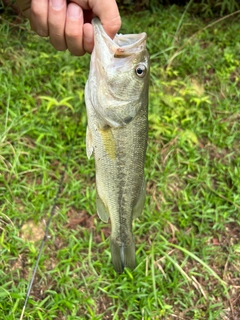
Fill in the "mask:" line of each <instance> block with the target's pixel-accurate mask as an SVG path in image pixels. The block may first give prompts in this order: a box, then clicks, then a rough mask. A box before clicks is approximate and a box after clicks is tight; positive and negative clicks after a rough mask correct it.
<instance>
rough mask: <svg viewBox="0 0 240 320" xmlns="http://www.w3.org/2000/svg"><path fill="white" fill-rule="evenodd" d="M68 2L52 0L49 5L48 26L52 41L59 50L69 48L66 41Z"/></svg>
mask: <svg viewBox="0 0 240 320" xmlns="http://www.w3.org/2000/svg"><path fill="white" fill-rule="evenodd" d="M66 13H67V4H66V1H65V0H50V1H49V7H48V27H49V37H50V42H51V44H52V45H53V47H54V48H55V49H57V50H59V51H63V50H66V49H67V44H66V41H65V34H64V30H65V22H66Z"/></svg>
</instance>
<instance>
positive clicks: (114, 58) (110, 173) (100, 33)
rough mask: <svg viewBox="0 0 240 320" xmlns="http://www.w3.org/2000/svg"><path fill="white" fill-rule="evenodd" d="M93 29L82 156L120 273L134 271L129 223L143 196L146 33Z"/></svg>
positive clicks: (95, 23)
mask: <svg viewBox="0 0 240 320" xmlns="http://www.w3.org/2000/svg"><path fill="white" fill-rule="evenodd" d="M92 25H93V29H94V49H93V52H92V54H91V60H90V70H89V76H88V80H87V82H86V86H85V105H86V110H87V119H88V120H87V121H88V124H87V132H86V152H87V156H88V158H90V157H91V156H92V155H93V156H94V160H95V173H96V174H95V179H96V208H97V213H98V216H99V217H100V219H101V220H102V221H104V222H106V223H107V222H108V221H109V218H110V221H111V234H110V250H111V257H112V264H113V268H114V270H115V271H116V272H117V273H122V272H123V270H124V268H130V269H134V268H135V267H136V254H135V241H134V237H133V233H132V221H133V219H135V218H137V217H139V215H140V214H141V212H142V211H143V208H144V204H145V197H146V183H145V178H144V163H145V157H146V148H147V140H148V90H149V74H150V63H149V54H148V51H147V48H146V40H147V34H146V33H145V32H143V33H140V34H125V35H122V34H117V35H116V36H115V37H114V39H111V38H110V37H109V36H108V35H107V34H106V32H105V31H104V28H103V26H102V24H101V21H100V20H99V19H98V18H94V19H93V20H92Z"/></svg>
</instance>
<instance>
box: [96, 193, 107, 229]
mask: <svg viewBox="0 0 240 320" xmlns="http://www.w3.org/2000/svg"><path fill="white" fill-rule="evenodd" d="M96 206H97V213H98V216H99V218H100V219H101V220H102V221H103V222H106V223H107V222H108V219H109V213H108V210H107V208H106V206H105V204H104V203H103V201H102V199H101V198H100V197H99V195H98V192H97V196H96Z"/></svg>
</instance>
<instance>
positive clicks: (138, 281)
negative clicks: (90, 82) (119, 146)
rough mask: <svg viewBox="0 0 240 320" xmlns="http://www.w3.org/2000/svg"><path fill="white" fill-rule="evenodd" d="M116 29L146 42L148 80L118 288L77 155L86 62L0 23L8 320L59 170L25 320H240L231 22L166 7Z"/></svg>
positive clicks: (237, 70) (1, 215) (86, 172)
mask: <svg viewBox="0 0 240 320" xmlns="http://www.w3.org/2000/svg"><path fill="white" fill-rule="evenodd" d="M122 17H123V26H122V29H121V32H122V33H138V32H142V31H145V32H147V34H148V49H149V52H150V57H151V81H150V96H149V141H148V150H147V159H146V170H145V176H146V180H147V199H146V205H145V209H144V212H143V214H142V215H141V216H140V217H139V218H138V219H137V220H136V221H134V223H133V232H134V236H135V241H136V254H137V267H136V269H135V270H134V271H130V270H128V269H126V270H125V272H124V273H123V274H121V275H117V274H116V273H115V272H114V271H113V268H112V266H111V257H110V251H109V239H108V238H109V234H110V230H111V226H110V224H104V223H102V222H101V221H100V220H99V218H98V216H97V214H96V207H95V196H96V194H95V171H94V162H93V159H91V160H88V159H87V157H86V152H85V130H86V121H87V120H86V111H85V106H84V85H85V83H86V79H87V76H88V71H89V56H87V55H86V56H84V57H80V58H79V57H78V58H77V57H72V56H71V55H70V54H69V53H68V52H56V51H55V50H54V49H53V48H52V47H51V46H50V44H49V43H48V40H47V39H40V38H39V37H38V36H37V35H35V34H34V33H33V32H31V31H30V30H29V26H28V24H27V22H23V21H22V22H21V23H19V21H15V20H14V21H13V20H11V19H10V18H9V17H8V16H4V15H3V16H2V17H1V26H0V28H1V38H0V96H1V100H0V121H1V127H0V150H1V152H0V205H1V206H0V251H1V254H0V273H1V277H0V297H1V299H0V312H1V314H2V315H4V319H19V318H20V315H21V312H22V308H23V304H24V300H25V297H26V292H27V287H28V285H29V282H30V279H31V276H32V272H33V268H34V265H35V263H36V260H37V256H38V254H39V248H40V244H41V239H43V235H44V232H45V228H46V225H47V223H48V219H49V217H50V212H51V209H52V207H53V204H54V198H55V196H56V194H57V191H58V187H59V181H60V179H61V175H62V172H63V171H64V172H65V176H64V179H63V185H62V188H61V193H60V195H59V198H58V201H57V204H56V208H55V211H54V216H53V218H52V221H51V224H50V229H49V233H48V237H47V241H46V244H45V246H44V250H43V252H42V255H41V258H40V261H39V267H38V268H37V272H36V277H35V281H34V283H33V287H32V291H31V295H30V299H29V301H28V304H27V306H26V310H25V319H69V320H70V319H167V320H170V319H184V320H192V319H194V320H196V319H201V320H202V319H214V320H219V319H223V320H225V319H226V320H237V319H239V318H240V307H239V306H240V224H239V221H240V219H239V218H240V214H239V209H240V169H239V168H240V166H239V163H240V125H239V123H240V122H239V118H240V112H239V107H240V94H239V92H240V91H239V89H240V62H239V61H240V60H239V58H240V56H239V52H240V34H239V15H238V14H236V15H231V16H230V17H224V18H221V19H213V20H206V19H202V18H200V17H197V16H193V15H190V14H188V13H187V12H184V11H183V9H182V8H178V7H176V6H172V7H171V8H164V9H161V10H155V11H154V12H149V11H144V12H141V13H133V14H131V19H130V18H129V16H127V14H126V13H124V14H123V15H122ZM69 152H70V158H69V162H68V165H67V169H66V170H65V164H66V161H67V158H68V154H69Z"/></svg>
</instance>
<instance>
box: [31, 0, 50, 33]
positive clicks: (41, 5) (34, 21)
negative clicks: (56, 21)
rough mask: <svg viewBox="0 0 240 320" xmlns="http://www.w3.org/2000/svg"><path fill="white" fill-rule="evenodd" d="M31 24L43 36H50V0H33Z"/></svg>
mask: <svg viewBox="0 0 240 320" xmlns="http://www.w3.org/2000/svg"><path fill="white" fill-rule="evenodd" d="M30 24H31V27H32V29H33V30H34V31H35V32H36V33H37V34H39V35H40V36H41V37H47V36H48V0H32V4H31V13H30Z"/></svg>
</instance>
